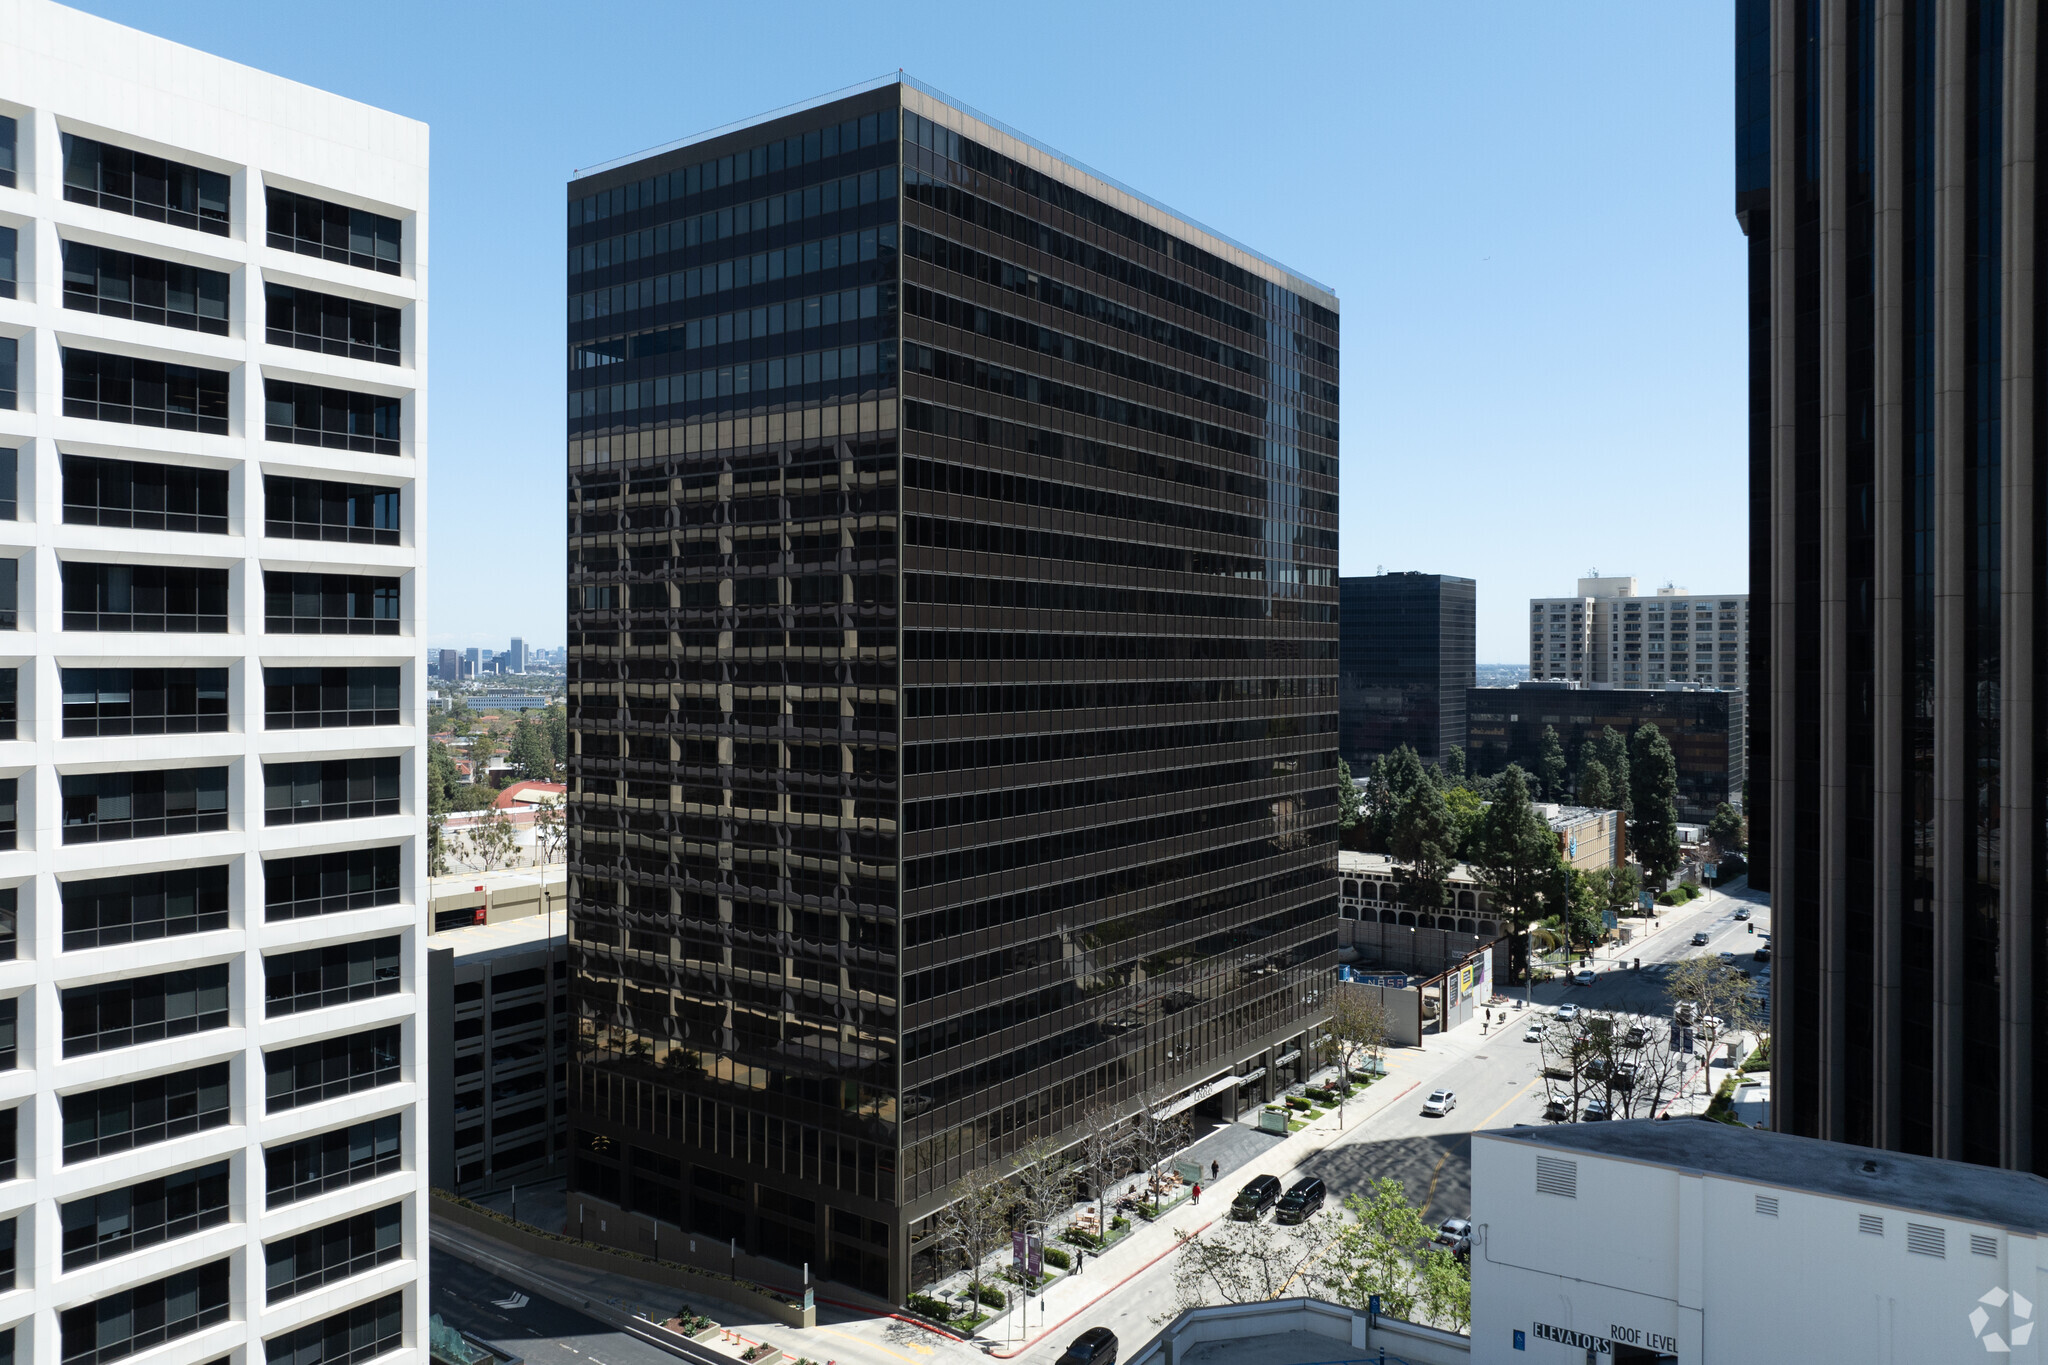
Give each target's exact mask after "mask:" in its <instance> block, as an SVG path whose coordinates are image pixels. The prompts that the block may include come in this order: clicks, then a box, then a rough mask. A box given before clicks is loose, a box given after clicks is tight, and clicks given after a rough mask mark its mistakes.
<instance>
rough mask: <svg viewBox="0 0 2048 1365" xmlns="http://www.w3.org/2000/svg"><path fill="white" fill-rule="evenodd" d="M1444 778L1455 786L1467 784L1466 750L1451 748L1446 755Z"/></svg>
mask: <svg viewBox="0 0 2048 1365" xmlns="http://www.w3.org/2000/svg"><path fill="white" fill-rule="evenodd" d="M1444 779H1445V781H1447V782H1448V783H1450V785H1451V786H1453V787H1462V786H1464V785H1465V751H1464V750H1463V749H1456V748H1454V749H1451V750H1450V751H1449V752H1447V753H1446V754H1445V755H1444Z"/></svg>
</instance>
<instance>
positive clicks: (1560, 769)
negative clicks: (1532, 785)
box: [1536, 725, 1569, 801]
mask: <svg viewBox="0 0 2048 1365" xmlns="http://www.w3.org/2000/svg"><path fill="white" fill-rule="evenodd" d="M1536 783H1537V786H1538V787H1539V788H1541V790H1542V792H1543V799H1544V800H1545V801H1562V800H1564V799H1565V796H1566V794H1567V792H1568V791H1569V788H1568V787H1567V786H1566V784H1565V762H1564V745H1562V744H1560V743H1559V742H1558V739H1557V727H1555V726H1552V725H1546V726H1544V727H1543V737H1542V738H1541V739H1539V740H1538V741H1537V744H1536Z"/></svg>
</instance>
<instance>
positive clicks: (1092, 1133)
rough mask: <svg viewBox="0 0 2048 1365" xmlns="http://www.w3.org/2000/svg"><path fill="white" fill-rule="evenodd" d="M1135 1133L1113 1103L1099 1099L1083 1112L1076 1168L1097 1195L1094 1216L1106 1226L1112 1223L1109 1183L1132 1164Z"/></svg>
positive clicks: (1075, 1148)
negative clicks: (1132, 1140)
mask: <svg viewBox="0 0 2048 1365" xmlns="http://www.w3.org/2000/svg"><path fill="white" fill-rule="evenodd" d="M1132 1137H1133V1133H1132V1130H1131V1125H1130V1123H1129V1122H1128V1121H1126V1119H1125V1117H1124V1115H1123V1113H1122V1112H1121V1111H1120V1110H1118V1108H1117V1107H1116V1106H1115V1105H1113V1104H1109V1103H1105V1102H1101V1101H1098V1102H1096V1103H1095V1104H1092V1105H1090V1106H1088V1108H1087V1109H1086V1110H1085V1111H1084V1112H1083V1113H1082V1115H1081V1140H1080V1141H1079V1142H1078V1143H1076V1144H1075V1147H1074V1171H1075V1173H1076V1174H1077V1175H1078V1176H1079V1177H1080V1178H1081V1180H1082V1182H1083V1183H1084V1184H1085V1185H1086V1186H1087V1188H1088V1190H1089V1191H1090V1192H1092V1193H1093V1195H1094V1196H1095V1216H1096V1219H1097V1221H1098V1222H1099V1223H1100V1225H1101V1226H1102V1227H1103V1228H1104V1229H1105V1230H1107V1229H1108V1227H1109V1210H1108V1209H1107V1208H1106V1207H1104V1206H1105V1204H1106V1202H1107V1200H1108V1197H1109V1187H1110V1186H1111V1185H1113V1184H1115V1183H1116V1179H1117V1177H1118V1176H1120V1175H1122V1174H1123V1173H1124V1171H1125V1169H1126V1168H1127V1167H1128V1166H1129V1164H1130V1161H1131V1139H1132Z"/></svg>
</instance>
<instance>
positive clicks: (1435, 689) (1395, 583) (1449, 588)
mask: <svg viewBox="0 0 2048 1365" xmlns="http://www.w3.org/2000/svg"><path fill="white" fill-rule="evenodd" d="M1339 595H1340V597H1341V606H1342V610H1343V618H1344V619H1343V646H1342V651H1341V653H1342V665H1341V668H1340V670H1339V675H1338V679H1337V698H1338V703H1337V749H1338V752H1339V753H1341V754H1342V755H1343V756H1344V761H1345V762H1347V763H1349V764H1350V765H1351V771H1352V773H1353V775H1362V774H1363V773H1364V771H1365V769H1366V767H1367V766H1368V765H1370V764H1371V762H1372V760H1373V759H1374V758H1376V757H1378V756H1379V755H1381V754H1388V753H1392V752H1393V751H1394V750H1395V749H1398V748H1399V747H1401V746H1402V745H1403V744H1406V745H1408V746H1409V747H1410V748H1412V749H1414V750H1415V752H1416V753H1418V754H1420V755H1422V758H1423V761H1424V762H1426V763H1441V762H1442V761H1443V759H1444V756H1445V755H1446V754H1448V753H1450V752H1451V750H1453V749H1460V750H1462V749H1463V748H1464V747H1465V693H1466V691H1467V690H1468V689H1469V688H1471V686H1472V683H1473V679H1474V677H1475V676H1476V675H1475V673H1474V665H1473V661H1474V648H1473V641H1474V631H1475V615H1476V611H1477V606H1478V586H1477V585H1476V584H1475V583H1473V581H1472V580H1471V579H1469V578H1453V577H1450V576H1449V575H1447V574H1429V573H1383V574H1375V575H1374V576H1372V577H1370V578H1346V579H1343V580H1341V581H1340V583H1339Z"/></svg>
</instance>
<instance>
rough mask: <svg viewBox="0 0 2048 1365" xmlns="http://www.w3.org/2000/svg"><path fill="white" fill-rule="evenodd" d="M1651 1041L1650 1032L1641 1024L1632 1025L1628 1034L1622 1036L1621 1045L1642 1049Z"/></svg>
mask: <svg viewBox="0 0 2048 1365" xmlns="http://www.w3.org/2000/svg"><path fill="white" fill-rule="evenodd" d="M1649 1041H1650V1031H1649V1030H1648V1029H1646V1028H1644V1027H1643V1026H1642V1025H1641V1024H1630V1025H1629V1026H1628V1032H1627V1033H1626V1034H1624V1035H1622V1039H1621V1045H1622V1046H1623V1047H1641V1046H1642V1045H1643V1044H1644V1043H1647V1042H1649Z"/></svg>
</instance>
